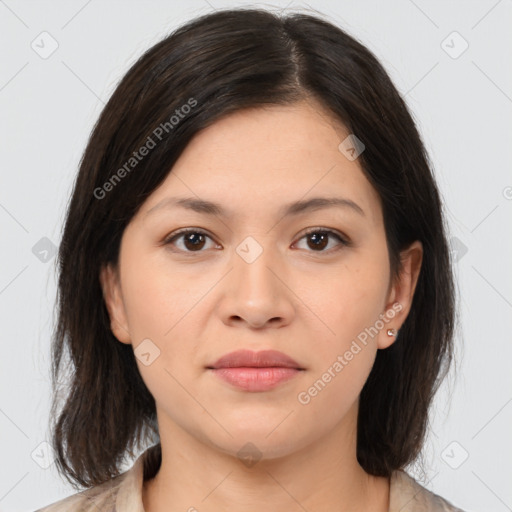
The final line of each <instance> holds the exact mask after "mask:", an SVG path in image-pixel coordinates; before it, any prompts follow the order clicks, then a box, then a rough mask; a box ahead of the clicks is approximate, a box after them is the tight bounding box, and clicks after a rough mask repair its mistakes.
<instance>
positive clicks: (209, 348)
mask: <svg viewBox="0 0 512 512" xmlns="http://www.w3.org/2000/svg"><path fill="white" fill-rule="evenodd" d="M347 135H348V132H347V130H346V129H345V128H344V126H343V125H342V124H341V123H339V122H338V121H336V120H335V119H333V118H332V117H331V116H330V115H329V114H328V113H327V112H326V111H325V110H324V109H323V108H322V107H321V106H320V105H319V104H318V103H316V102H315V101H313V100H304V101H301V102H299V103H296V104H294V105H292V106H269V107H264V108H257V109H249V110H245V111H239V112H235V113H234V114H230V115H229V116H227V117H225V118H223V119H222V120H220V121H217V122H216V123H214V124H213V125H211V126H210V127H208V128H206V129H205V130H203V131H202V132H200V133H199V134H197V135H196V136H195V138H194V139H193V140H192V141H191V142H190V143H189V145H188V146H187V148H186V149H185V151H184V152H183V154H182V155H181V156H180V158H179V160H178V161H177V162H176V164H175V165H174V167H173V169H172V172H170V173H169V175H168V176H167V178H166V179H165V181H164V182H163V183H162V185H161V186H160V187H159V188H158V189H157V190H155V191H154V192H153V194H152V195H151V196H149V197H148V199H147V200H146V202H145V203H144V204H143V206H142V207H141V209H140V210H139V212H138V213H137V215H136V216H134V217H133V219H132V220H131V222H130V223H129V225H128V226H127V227H126V230H125V232H124V234H123V237H122V241H121V250H120V259H119V262H118V267H116V268H112V267H110V266H108V267H104V268H103V269H102V271H101V275H100V280H101V283H102V287H103V291H104V297H105V301H106V304H107V308H108V311H109V314H110V318H111V328H112V331H113V333H114V334H115V336H116V337H117V339H118V340H119V341H120V342H121V343H127V344H132V345H133V347H134V349H136V348H137V346H138V345H139V344H140V343H141V342H142V340H145V339H148V338H149V339H150V340H151V342H152V343H153V344H154V345H151V347H155V346H156V347H158V349H159V350H160V354H159V356H158V357H156V359H154V361H152V362H151V364H149V365H148V366H146V365H144V364H143V363H142V362H141V361H140V360H139V359H137V364H138V367H139V371H140V373H141V375H142V378H143V379H144V382H145V383H146V385H147V387H148V389H149V391H150V392H151V393H152V395H153V396H154V398H155V401H156V408H157V418H158V425H159V431H160V440H161V445H162V466H161V468H160V470H159V472H158V474H157V475H156V476H155V478H153V479H152V480H150V481H146V482H145V483H144V488H143V503H144V507H145V510H146V512H163V511H166V512H168V511H178V510H180V511H185V510H195V509H197V510H199V511H201V512H203V511H204V512H206V511H208V512H216V511H226V510H235V509H236V510H237V512H249V511H251V512H252V511H254V510H265V511H270V512H274V511H275V512H277V511H282V510H288V511H297V512H298V511H303V510H304V509H306V510H308V511H310V512H316V511H318V512H320V511H341V510H343V511H353V512H356V511H363V510H364V511H367V510H372V511H374V512H381V511H382V512H386V511H387V510H388V506H389V479H387V478H383V477H374V476H372V475H369V474H367V473H366V472H365V471H364V470H363V468H362V467H361V466H360V465H359V463H358V462H357V458H356V426H357V407H358V400H359V395H360V392H361V389H362V387H363V385H364V383H365V381H366V379H367V377H368V375H369V373H370V370H371V367H372V364H373V362H374V359H375V356H376V353H377V350H385V349H386V348H387V347H388V346H389V345H391V344H392V343H393V342H394V340H395V338H394V337H393V336H389V335H388V334H387V329H388V328H391V327H392V328H395V329H399V328H400V326H401V325H402V323H403V322H404V320H405V318H406V317H407V314H408V312H409V309H410V305H411V301H412V296H413V293H414V289H415V286H416V282H417V278H418V274H419V270H420V266H421V259H422V246H421V244H420V243H419V242H415V243H414V244H412V245H411V246H410V247H409V248H408V249H407V250H405V251H403V253H402V254H401V258H402V262H403V271H402V272H401V274H400V276H399V278H398V279H392V276H391V273H390V268H389V259H388V252H387V243H386V237H385V232H384V224H383V217H382V210H381V203H380V198H379V196H378V194H377V192H376V191H375V189H374V188H373V187H372V186H371V184H370V183H369V181H368V180H367V179H366V177H365V175H364V174H363V171H362V170H361V167H360V164H359V162H358V160H357V159H356V160H354V161H350V160H349V159H347V158H346V156H345V155H344V154H343V153H342V152H341V151H340V150H339V149H338V145H339V144H340V142H341V141H342V140H344V139H345V138H346V137H347ZM176 196H179V197H185V196H186V197H194V198H201V199H205V200H209V201H214V202H216V203H219V204H220V205H222V206H223V207H224V208H226V209H228V210H229V211H230V212H231V216H230V217H221V216H218V215H206V214H204V213H197V212H193V211H191V210H187V209H184V208H181V207H174V208H171V207H160V208H156V209H154V210H153V211H152V212H151V213H149V214H148V212H149V210H151V209H152V208H153V207H154V206H155V205H157V204H158V203H159V202H160V201H162V200H163V199H165V198H168V197H176ZM314 196H315V197H316V196H323V197H344V198H347V199H350V200H352V201H354V202H355V203H357V205H359V206H360V208H361V209H362V210H363V212H364V215H361V214H358V213H357V212H356V211H354V210H353V209H351V208H347V207H344V208H343V207H342V208H340V207H330V208H325V209H318V210H316V211H308V212H304V213H302V214H299V215H295V216H288V217H283V216H282V215H280V214H279V213H278V211H279V209H280V208H281V207H282V205H284V204H287V203H289V202H292V201H296V200H299V199H309V198H311V197H314ZM187 227H192V228H201V229H202V230H203V231H206V232H207V236H206V237H205V238H204V240H202V239H201V238H200V237H199V238H198V235H196V239H195V240H198V239H199V241H200V242H202V243H200V244H199V246H200V248H199V249H195V250H194V245H193V244H192V243H190V242H188V243H187V238H185V236H182V237H179V238H178V239H176V240H174V242H173V243H169V244H167V245H165V244H164V240H165V239H166V238H167V239H168V238H170V237H169V235H171V234H172V233H174V232H175V231H176V230H178V229H180V228H187ZM307 228H323V229H324V230H325V229H327V228H328V229H329V230H333V231H335V232H339V233H340V234H342V235H343V236H344V237H345V238H348V239H349V240H350V241H351V245H349V246H345V245H342V244H341V243H340V242H339V241H338V240H337V239H336V238H335V237H334V236H332V235H330V238H329V239H328V243H327V241H326V242H325V243H324V244H320V248H319V249H318V248H317V246H318V242H317V245H315V244H314V243H313V242H314V240H313V241H312V236H311V235H309V236H306V235H305V230H306V229H307ZM248 236H250V237H252V238H253V239H254V240H255V241H256V242H257V244H258V246H259V247H260V248H261V249H262V251H263V252H262V253H261V254H260V256H259V257H258V258H257V259H255V260H254V261H253V262H251V263H248V262H247V261H246V260H245V259H243V258H242V257H241V256H240V255H239V254H238V253H237V247H239V246H240V244H241V243H242V242H243V241H244V240H245V239H246V237H248ZM313 238H314V237H313ZM196 243H197V242H196ZM241 246H242V247H245V246H244V244H242V245H241ZM250 250H251V251H254V248H253V249H250ZM187 251H188V252H187ZM394 303H398V304H400V305H401V311H400V312H398V313H396V314H395V315H394V317H393V318H392V319H391V320H390V321H389V322H388V323H387V324H386V326H385V328H383V329H381V330H380V331H379V332H378V334H377V335H376V336H374V337H373V338H372V337H370V338H369V340H368V343H367V345H366V346H364V347H363V348H362V350H361V351H360V352H358V353H357V355H355V356H354V357H353V359H352V360H351V361H349V362H348V364H347V365H346V366H344V368H343V370H342V371H341V372H339V373H337V374H336V377H335V378H332V379H331V381H330V382H329V383H328V384H327V385H326V386H325V387H324V389H322V390H321V392H319V393H318V394H317V396H315V397H313V398H312V399H311V400H310V402H309V403H308V404H306V405H304V404H301V403H300V402H299V401H298V399H297V396H298V394H299V393H300V392H303V391H307V390H308V388H310V386H311V385H312V384H313V383H314V382H315V381H316V380H318V379H319V378H320V377H321V376H322V374H324V373H325V372H326V371H327V369H328V368H329V367H332V366H333V363H334V362H335V361H336V360H337V357H338V355H343V354H344V353H345V352H346V351H347V350H348V349H349V348H350V346H351V343H352V341H353V340H354V339H356V337H357V336H358V334H360V333H361V332H362V331H364V329H365V328H368V327H370V326H373V325H374V324H375V322H376V320H378V319H379V315H382V314H385V313H386V311H389V310H390V309H393V307H392V306H393V304H394ZM361 346H362V345H361ZM240 348H246V349H250V350H254V351H259V350H264V349H275V350H279V351H282V352H284V353H285V354H288V355H289V356H291V357H292V358H293V359H295V360H296V361H298V362H299V363H300V364H301V366H302V367H304V368H305V371H303V372H300V373H299V374H298V375H297V376H296V377H294V378H293V379H291V380H289V381H287V382H285V383H282V384H281V385H279V386H278V387H277V388H275V389H273V390H271V391H266V392H248V391H242V390H240V389H238V388H235V387H233V386H231V385H230V384H228V383H226V382H224V381H222V380H221V379H219V378H218V377H217V376H215V375H213V374H212V372H211V371H209V370H206V369H205V367H206V366H207V365H211V364H212V363H213V362H214V361H215V360H217V359H218V358H219V357H220V356H222V355H224V354H227V353H229V352H231V351H233V350H237V349H240ZM152 350H153V351H154V349H152ZM248 442H251V443H252V444H253V445H254V446H256V447H257V449H258V451H259V452H260V453H261V459H260V460H259V461H258V462H257V463H255V464H254V465H252V466H251V467H249V466H248V465H246V464H245V463H244V462H243V461H242V460H241V459H240V458H239V456H238V455H237V452H238V451H239V450H240V449H241V448H242V447H243V446H244V445H246V443H248ZM191 507H195V509H194V508H191Z"/></svg>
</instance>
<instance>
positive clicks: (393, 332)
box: [388, 329, 397, 336]
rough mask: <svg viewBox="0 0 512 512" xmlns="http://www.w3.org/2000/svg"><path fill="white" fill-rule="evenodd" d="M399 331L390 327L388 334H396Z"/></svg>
mask: <svg viewBox="0 0 512 512" xmlns="http://www.w3.org/2000/svg"><path fill="white" fill-rule="evenodd" d="M396 334H397V331H396V329H388V336H396Z"/></svg>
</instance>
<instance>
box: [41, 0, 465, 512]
mask: <svg viewBox="0 0 512 512" xmlns="http://www.w3.org/2000/svg"><path fill="white" fill-rule="evenodd" d="M59 257H60V259H59V261H60V280H59V322H58V327H57V329H56V333H55V339H54V344H53V354H52V355H53V379H54V386H55V395H54V402H53V408H52V415H53V417H54V421H52V423H51V429H52V435H53V445H54V448H55V451H56V457H57V459H56V460H57V465H58V468H59V470H60V471H61V473H62V474H63V475H64V476H65V477H66V478H67V479H68V480H69V481H70V482H71V483H72V484H73V485H74V486H75V487H76V488H77V489H79V488H80V487H84V488H86V490H85V491H83V492H82V493H78V494H75V495H73V496H70V497H68V498H66V499H64V500H61V501H59V502H57V503H54V504H53V505H50V506H48V507H46V508H43V509H41V510H44V511H46V512H57V511H61V510H62V511H64V510H65V511H75V510H76V511H78V510H80V511H89V510H90V511H93V510H94V511H109V512H110V511H114V510H117V511H118V512H121V511H126V512H135V511H137V512H140V511H145V512H160V511H164V510H165V511H170V510H189V511H194V510H199V511H220V510H223V511H225V510H237V511H253V510H256V509H257V510H265V511H274V510H275V511H277V510H309V511H316V510H329V511H330V510H333V511H334V510H351V511H363V510H364V511H368V510H371V511H372V512H386V511H398V510H401V511H402V512H405V511H414V512H419V511H426V510H429V511H430V510H432V511H433V510H438V511H441V510H442V511H447V510H449V511H454V510H460V509H457V508H455V507H454V506H453V505H452V504H450V503H449V502H448V501H446V500H444V499H443V498H441V497H439V496H436V495H435V494H433V493H431V492H429V491H428V490H427V489H425V488H424V487H422V486H421V485H420V484H419V483H417V482H416V481H415V480H414V479H413V478H412V477H411V476H409V475H408V474H407V473H406V472H405V471H403V469H404V467H406V466H407V465H408V464H410V463H411V462H413V461H414V460H415V459H416V458H417V456H418V454H419V452H420V450H421V447H422V444H423V440H424V437H425V433H426V425H427V419H428V410H429V406H430V404H431V401H432V397H433V395H434V392H435V391H436V389H437V387H438V385H439V383H440V380H441V378H442V377H443V376H444V375H445V373H446V371H447V369H448V365H449V362H450V360H451V356H452V335H453V324H454V288H453V278H452V273H451V267H450V259H449V251H448V244H447V240H446V232H445V227H444V221H443V214H442V207H441V201H440V197H439V193H438V190H437V187H436V184H435V181H434V179H433V175H432V171H431V169H430V166H429V163H428V158H427V155H426V152H425V149H424V147H423V145H422V142H421V140H420V137H419V134H418V131H417V129H416V127H415V124H414V122H413V120H412V118H411V115H410V114H409V112H408V110H407V108H406V106H405V103H404V102H403V100H402V99H401V97H400V95H399V94H398V92H397V91H396V89H395V87H394V86H393V84H392V83H391V81H390V79H389V77H388V75H387V74H386V72H385V71H384V69H383V68H382V66H381V65H380V64H379V62H378V61H377V60H376V58H375V57H374V56H373V55H372V54H371V53H370V52H369V51H368V50H367V49H366V48H365V47H364V46H362V45H361V44H360V43H358V42H357V41H356V40H354V39H353V38H352V37H350V36H349V35H347V34H346V33H345V32H343V31H342V30H340V29H339V28H337V27H335V26H333V25H332V24H330V23H329V22H327V21H324V20H321V19H319V18H317V17H313V16H310V15H304V14H292V15H289V16H287V17H284V16H278V15H274V14H271V13H269V12H266V11H263V10H252V9H251V10H245V9H241V10H224V11H216V12H214V13H213V14H209V15H206V16H203V17H201V18H198V19H196V20H193V21H191V22H189V23H188V24H187V25H185V26H183V27H181V28H179V29H178V30H177V31H175V32H174V33H173V34H171V35H170V36H169V37H167V38H166V39H164V40H163V41H161V42H160V43H158V44H157V45H155V46H154V47H153V48H151V49H150V50H148V51H147V52H146V53H145V54H144V55H143V56H142V57H141V58H140V59H139V61H138V62H137V63H136V64H135V65H134V66H133V67H132V68H131V69H130V70H129V71H128V73H127V74H126V76H125V77H124V78H123V80H122V81H121V83H120V84H119V85H118V87H117V89H116V91H115V92H114V94H113V96H112V97H111V99H110V101H109V102H108V104H107V105H106V107H105V109H104V110H103V112H102V114H101V116H100V118H99V121H98V123H97V125H96V127H95V128H94V131H93V133H92V135H91V138H90V140H89V143H88V146H87V148H86V151H85V154H84V156H83V159H82V162H81V167H80V172H79V174H78V177H77V180H76V183H75V188H74V192H73V196H72V199H71V202H70V205H69V210H68V215H67V219H66V223H65V229H64V234H63V239H62V243H61V245H60V255H59ZM66 354H67V355H68V356H69V360H67V359H66ZM68 368H69V369H70V370H71V378H70V381H69V382H68V383H66V384H65V386H66V387H65V388H64V391H62V390H61V388H60V381H59V376H60V375H61V374H62V373H63V372H64V371H65V370H66V369H68ZM63 393H65V394H66V397H65V401H64V403H63V404H61V402H60V397H61V396H62V394H63ZM148 441H149V442H150V443H149V444H152V446H151V447H150V448H147V449H146V450H145V451H144V452H143V453H142V454H140V455H139V457H138V458H137V460H136V462H135V464H134V465H133V467H132V468H131V469H130V470H128V471H125V472H122V471H121V466H122V464H123V463H124V462H126V461H127V460H129V457H133V456H134V449H135V450H136V449H139V448H140V447H142V446H144V445H146V446H147V443H148Z"/></svg>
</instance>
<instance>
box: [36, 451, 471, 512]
mask: <svg viewBox="0 0 512 512" xmlns="http://www.w3.org/2000/svg"><path fill="white" fill-rule="evenodd" d="M156 446H158V445H155V446H153V447H151V448H148V449H147V450H146V451H145V452H144V453H142V454H141V455H140V456H139V458H138V459H137V460H136V461H135V463H134V464H133V466H132V467H131V469H129V470H128V471H126V472H124V473H122V474H121V475H119V476H117V477H115V478H113V479H112V480H110V481H108V482H105V483H104V484H102V485H98V486H95V487H92V488H90V489H86V490H85V491H82V492H79V493H77V494H72V495H71V496H68V497H67V498H64V499H62V500H60V501H57V502H55V503H53V504H51V505H48V506H47V507H44V508H41V509H39V510H36V511H35V512H144V507H143V504H142V487H143V482H144V480H145V475H148V474H156V471H155V469H154V461H155V457H154V453H155V450H153V448H155V447H156ZM150 452H152V455H153V457H151V459H152V460H151V461H150V460H148V459H149V458H148V454H149V453H150ZM390 483H391V485H390V495H389V511H388V512H464V511H462V510H461V509H460V508H457V507H455V506H453V505H452V504H451V503H450V502H448V501H446V500H445V499H443V498H441V497H440V496H438V495H437V494H434V493H432V492H430V491H429V490H428V489H425V488H424V487H423V486H421V485H420V484H419V483H418V482H416V480H414V479H413V478H412V477H411V476H409V475H408V474H407V473H405V472H404V471H394V472H393V474H392V475H391V479H390Z"/></svg>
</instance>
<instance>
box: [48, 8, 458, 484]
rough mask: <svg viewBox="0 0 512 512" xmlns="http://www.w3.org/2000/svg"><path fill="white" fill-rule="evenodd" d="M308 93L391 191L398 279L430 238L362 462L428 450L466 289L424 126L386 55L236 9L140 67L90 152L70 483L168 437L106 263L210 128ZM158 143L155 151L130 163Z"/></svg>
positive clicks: (72, 361)
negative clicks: (116, 318)
mask: <svg viewBox="0 0 512 512" xmlns="http://www.w3.org/2000/svg"><path fill="white" fill-rule="evenodd" d="M305 99H314V100H316V101H317V102H319V103H320V104H321V105H322V106H323V107H325V109H326V111H327V112H329V113H330V114H331V115H332V116H333V119H336V120H339V121H340V122H342V123H343V125H344V126H345V127H346V128H347V129H348V130H349V133H351V134H354V135H355V136H356V137H357V138H358V139H360V140H361V141H362V142H363V143H364V145H365V150H364V152H363V153H362V154H361V155H360V156H359V157H358V162H359V163H360V165H361V168H362V170H363V172H364V174H365V176H366V177H367V178H368V180H369V181H370V183H371V184H372V185H373V187H374V188H375V189H376V191H377V192H378V194H379V196H380V199H381V205H382V212H383V219H384V227H385V233H386V239H387V244H388V252H389V260H390V269H391V275H392V276H395V277H396V276H398V275H399V273H400V270H401V262H400V251H401V250H403V249H404V248H406V247H407V246H409V245H410V244H411V243H412V242H414V241H415V240H419V241H421V243H422V244H423V249H424V254H423V261H422V266H421V271H420V274H419V278H418V282H417V286H416V291H415V294H414V298H413V301H412V305H411V309H410V312H409V314H408V316H407V318H406V320H405V322H404V323H403V325H402V327H401V329H400V331H399V334H398V336H397V339H396V341H395V343H394V344H392V345H391V346H390V347H389V348H387V349H385V350H378V351H377V355H376V359H375V362H374V365H373V368H372V370H371V372H370V375H369V377H368V379H367V381H366V383H365V385H364V387H363V389H362V392H361V395H360V400H359V412H358V428H357V459H358V461H359V464H360V465H361V466H362V467H363V469H364V470H365V471H366V472H367V473H369V474H372V475H376V476H390V475H391V473H392V472H393V471H394V470H397V469H402V468H404V467H405V466H406V465H408V464H410V463H411V462H413V461H414V460H415V459H417V457H418V455H419V454H420V452H421V448H422V445H423V443H424V440H425V434H426V430H427V425H428V412H429V407H430V404H431V402H432V399H433V396H434V394H435V392H436V391H437V389H438V387H439V384H440V382H441V380H442V379H443V378H444V376H445V375H446V373H447V371H448V369H449V365H450V362H451V360H452V353H453V345H452V344H453V334H454V321H455V319H454V316H455V294H454V283H453V275H452V266H451V261H450V252H449V249H448V243H447V238H446V232H447V228H446V226H445V220H444V216H443V211H442V203H441V199H440V194H439V191H438V189H437V186H436V183H435V180H434V177H433V172H432V166H431V164H430V163H429V158H428V155H427V153H426V150H425V148H424V146H423V143H422V141H421V138H420V135H419V132H418V129H417V127H416V125H415V122H414V120H413V118H412V116H411V114H410V113H409V111H408V109H407V107H406V104H405V102H404V100H403V99H402V98H401V96H400V94H399V93H398V91H397V90H396V88H395V87H394V85H393V84H392V82H391V80H390V78H389V76H388V75H387V73H386V71H385V70H384V68H383V67H382V65H381V64H380V63H379V61H378V60H377V58H376V57H375V56H374V55H373V54H372V53H371V52H370V51H369V50H368V49H367V48H366V47H365V46H364V45H362V44H361V43H360V42H358V41H357V40H356V39H355V38H354V37H352V36H350V35H348V34H347V33H346V32H344V31H343V30H341V29H340V28H338V27H336V26H335V25H333V24H331V23H330V22H328V21H326V20H323V19H321V18H320V17H318V16H313V15H310V14H304V13H288V14H287V15H284V14H274V13H272V12H269V11H265V10H259V9H245V8H240V9H226V10H220V11H215V12H213V13H211V14H207V15H203V16H201V17H198V18H195V19H193V20H191V21H189V22H188V23H187V24H185V25H183V26H181V27H180V28H178V29H176V30H175V31H174V32H172V33H171V34H170V35H169V36H167V37H165V38H164V39H163V40H162V41H160V42H158V43H157V44H156V45H154V46H153V47H151V48H150V49H149V50H147V51H146V52H145V53H144V54H143V55H142V56H141V57H140V58H139V59H138V60H137V61H136V62H135V64H134V65H133V66H132V67H131V68H130V69H129V71H128V72H127V73H126V75H125V76H124V77H123V78H122V79H121V81H120V82H119V84H118V86H117V88H116V89H115V91H114V93H113V94H112V96H111V97H110V99H109V101H108V103H107V104H106V105H105V107H104V109H103V111H102V112H101V115H100V117H99V119H98V121H97V123H96V125H95V126H94V128H93V131H92V133H91V135H90V138H89V141H88V143H87V147H86V149H85V152H84V154H83V156H82V159H81V161H80V168H79V172H78V175H77V177H76V180H75V182H74V189H73V193H72V196H71V199H70V202H69V204H68V208H67V215H66V219H65V225H64V230H63V236H62V241H61V244H60V247H59V254H58V260H57V261H58V272H59V276H58V290H57V292H58V298H57V303H58V313H57V314H58V317H57V321H56V323H55V327H54V333H53V339H52V346H51V352H52V366H51V376H52V386H53V401H52V407H51V413H50V430H51V436H52V438H51V442H52V444H53V447H54V450H55V456H56V462H57V467H58V470H59V472H60V473H61V474H62V475H64V476H65V477H66V478H67V479H68V481H69V482H70V483H71V484H72V485H73V486H74V487H77V484H78V485H80V486H83V487H92V486H94V485H99V484H101V483H103V482H105V481H107V480H110V479H111V478H113V477H115V476H118V475H119V474H120V467H121V463H122V462H123V461H124V459H125V457H126V456H127V455H132V456H133V449H134V448H135V447H138V446H141V444H144V443H145V442H147V440H148V439H149V438H150V437H151V436H155V437H154V438H156V439H157V440H159V434H158V426H157V423H156V409H155V401H154V398H153V396H152V395H151V393H150V392H149V390H148V389H147V387H146V385H145V384H144V382H143V380H142V378H141V376H140V373H139V370H138V368H137V364H136V360H135V356H134V352H133V347H132V346H131V345H126V344H124V343H120V342H119V341H118V340H117V339H116V338H115V336H114V335H113V333H112V331H111V329H110V319H109V315H108V311H107V308H106V305H105V301H104V297H103V292H102V288H101V284H100V280H99V274H100V269H101V268H102V266H105V265H107V264H111V265H113V266H114V268H116V267H117V263H118V256H119V248H120V241H121V237H122V235H123V231H124V229H125V227H126V226H127V224H128V223H129V222H130V220H131V219H132V217H133V216H134V215H135V214H136V213H137V211H138V209H139V208H140V206H141V205H142V203H143V202H144V201H145V199H146V198H147V197H148V196H149V195H150V194H151V193H152V192H153V191H154V190H155V189H156V188H157V187H158V186H159V185H160V184H161V183H162V181H163V180H164V179H165V178H166V176H167V175H168V174H169V172H171V169H172V166H173V164H174V163H175V162H176V160H177V159H178V157H179V156H180V154H181V153H182V151H183V150H184V148H185V147H186V146H187V144H188V143H189V142H190V140H191V139H192V137H194V135H196V134H197V133H198V132H199V131H200V130H202V129H203V128H205V127H207V126H209V125H211V124H212V123H214V122H216V121H217V120H219V119H220V118H222V117H224V116H226V115H228V114H229V113H232V112H235V111H239V110H242V109H247V108H257V107H262V106H264V105H292V104H294V103H295V102H297V101H300V100H305ZM185 105H189V106H190V108H185ZM182 114H183V115H182ZM173 116H174V120H173ZM157 128H159V130H157ZM157 134H158V136H157ZM149 140H152V141H153V142H154V143H155V144H154V147H153V148H152V149H151V150H150V151H149V152H148V153H147V155H146V156H145V157H144V158H141V159H136V160H135V159H133V158H132V157H133V155H134V152H136V151H138V150H139V149H140V148H141V147H142V146H144V145H145V144H146V145H149V142H148V141H149ZM128 162H129V166H130V167H132V169H128V168H127V167H128V165H127V163H128ZM123 169H124V171H125V172H123V171H122V170H123ZM121 178H122V180H121ZM66 355H67V359H66V357H65V356H66ZM64 370H67V371H68V372H69V373H70V375H69V376H68V380H67V381H65V382H64V383H63V384H61V383H60V381H61V377H62V376H63V374H64ZM61 402H62V407H61ZM155 446H157V445H155ZM158 456H161V453H160V455H157V457H158Z"/></svg>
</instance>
